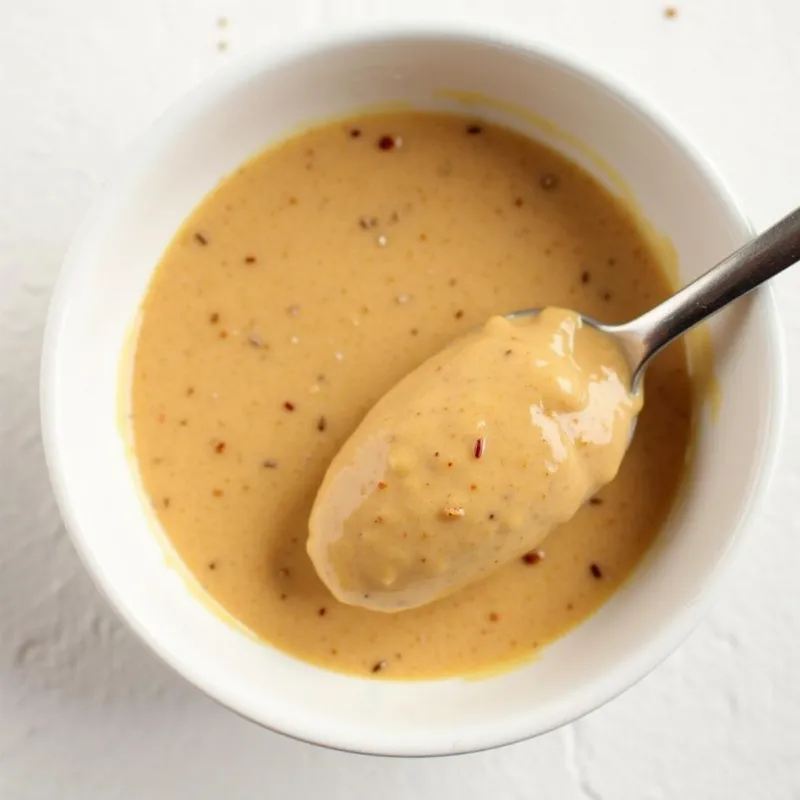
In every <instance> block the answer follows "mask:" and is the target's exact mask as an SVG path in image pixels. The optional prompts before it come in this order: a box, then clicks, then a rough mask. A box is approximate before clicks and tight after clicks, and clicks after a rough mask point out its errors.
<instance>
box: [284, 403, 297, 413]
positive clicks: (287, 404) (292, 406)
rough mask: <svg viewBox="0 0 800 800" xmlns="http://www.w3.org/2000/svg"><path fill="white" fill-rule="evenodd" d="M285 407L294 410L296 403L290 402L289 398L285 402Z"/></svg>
mask: <svg viewBox="0 0 800 800" xmlns="http://www.w3.org/2000/svg"><path fill="white" fill-rule="evenodd" d="M283 407H284V408H285V409H286V410H287V411H294V409H295V405H294V403H290V402H289V401H288V400H287V401H286V402H285V403H284V404H283Z"/></svg>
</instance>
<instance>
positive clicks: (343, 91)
mask: <svg viewBox="0 0 800 800" xmlns="http://www.w3.org/2000/svg"><path fill="white" fill-rule="evenodd" d="M442 90H450V92H457V93H458V92H464V93H466V92H469V93H471V94H470V95H469V96H466V95H463V94H462V95H460V96H456V95H453V94H448V93H443V92H442ZM481 95H483V96H486V97H491V98H493V99H494V100H496V101H500V102H499V103H497V102H488V103H487V102H484V101H482V100H481V99H480V96H481ZM466 100H469V105H468V107H469V108H470V109H471V111H470V113H475V114H479V115H481V116H484V117H487V118H490V119H494V120H498V121H502V122H505V123H508V124H511V125H512V126H513V127H516V128H518V129H521V130H523V131H529V132H531V133H533V134H534V135H536V136H539V138H546V139H547V138H550V139H551V140H552V141H553V142H554V143H555V144H556V146H557V147H559V149H561V150H564V151H566V152H568V153H569V154H570V155H572V156H573V157H577V158H578V160H581V161H583V162H584V163H585V165H586V166H588V167H589V168H590V169H591V170H593V171H594V172H596V173H597V170H598V167H597V162H596V161H592V160H591V159H589V160H587V158H586V155H585V151H583V150H581V148H580V147H576V145H575V143H574V142H573V141H572V140H570V139H569V137H567V138H564V137H563V136H559V135H557V134H556V133H555V132H554V130H552V129H549V128H547V126H545V127H544V128H543V127H542V126H541V125H539V124H537V123H536V121H535V120H533V119H529V118H525V117H522V116H520V115H519V114H517V113H515V112H513V110H511V109H510V107H509V105H507V104H512V105H515V106H521V107H524V108H526V109H529V110H530V111H531V112H534V113H535V114H537V115H539V116H540V117H543V118H545V119H547V120H549V121H551V122H552V123H554V124H555V125H556V126H557V127H558V128H560V129H562V130H563V131H566V132H567V133H568V134H572V135H574V136H575V137H577V138H578V139H580V140H582V141H583V142H585V143H586V144H587V145H588V146H589V148H591V150H592V151H594V152H595V153H597V154H598V155H599V156H601V157H602V158H603V159H605V160H606V161H608V162H609V163H611V164H613V165H614V167H615V169H616V170H617V172H618V173H619V175H620V176H621V178H622V179H624V181H626V182H627V183H628V184H629V186H630V187H631V189H632V191H633V192H634V194H635V196H636V198H637V200H638V202H639V205H640V207H641V209H642V210H643V211H644V213H645V214H646V215H647V217H648V218H649V219H650V220H651V221H652V222H653V223H654V224H655V226H656V227H657V228H658V229H659V230H660V231H662V232H663V233H664V234H666V235H667V236H668V237H669V238H670V239H671V240H672V242H673V244H674V245H675V247H676V249H677V251H678V254H679V257H680V265H681V273H682V275H681V277H682V279H683V280H687V279H690V278H693V277H695V276H697V275H698V274H700V273H701V272H702V271H704V270H705V269H706V268H708V267H709V266H710V265H712V264H713V263H714V262H715V261H716V260H717V259H718V258H719V257H721V256H722V255H724V254H726V253H727V252H729V251H730V250H732V249H734V248H735V247H737V246H738V245H740V244H741V243H742V242H743V241H744V240H745V239H746V238H747V237H748V235H749V231H748V228H747V225H746V223H745V222H744V220H743V219H742V217H741V215H740V214H739V213H738V212H737V211H736V209H735V208H734V206H733V205H732V204H731V202H730V200H729V199H728V197H727V194H726V192H725V191H724V189H723V188H721V186H720V185H719V184H718V183H717V182H716V180H715V179H714V178H713V176H712V175H711V173H709V172H708V171H707V170H706V169H705V168H704V167H703V166H702V165H701V163H700V162H699V161H698V160H697V159H696V158H695V157H694V156H692V155H691V153H690V152H689V151H688V150H687V149H686V148H685V147H684V146H682V145H680V144H678V143H677V140H676V139H675V138H674V135H673V134H671V133H669V132H668V127H667V126H666V123H663V122H659V121H658V120H657V119H656V118H655V117H654V116H652V115H649V114H645V113H644V112H643V111H641V110H639V108H638V107H637V106H635V105H634V104H632V103H631V102H630V101H629V100H627V99H625V96H624V95H623V94H621V93H619V92H618V91H617V90H613V89H611V88H609V87H608V86H607V85H606V84H604V83H602V82H598V81H596V80H594V79H591V78H589V77H586V75H585V74H583V73H582V72H580V71H577V70H576V69H574V68H573V67H571V66H568V65H566V64H565V63H563V62H561V61H559V60H558V59H554V58H553V57H550V56H545V55H543V54H542V53H541V52H538V51H537V52H532V51H530V50H525V49H522V48H518V47H515V46H511V45H508V44H502V45H501V44H498V43H493V42H490V41H485V40H478V39H470V38H468V37H456V36H448V35H400V34H396V35H393V36H386V37H380V36H377V37H373V38H361V39H358V40H355V39H354V40H350V41H347V42H344V41H340V42H333V43H328V44H326V45H315V46H308V47H306V48H295V49H294V50H293V51H292V52H291V53H289V54H285V55H284V56H282V57H280V58H276V57H274V56H256V57H254V58H251V59H249V60H246V61H243V62H240V63H239V64H236V65H234V66H232V67H231V68H229V69H228V70H227V71H226V72H225V73H224V74H222V75H221V76H219V77H217V78H215V79H214V80H213V81H212V82H210V83H209V84H206V85H205V86H204V87H202V88H201V89H200V90H197V91H195V92H194V93H193V94H191V95H190V96H189V97H188V98H187V99H186V100H184V101H182V102H181V103H180V104H179V106H177V107H176V108H175V109H174V110H173V111H172V112H170V114H168V115H167V117H166V118H164V119H163V120H161V121H160V122H159V123H158V124H157V125H156V127H155V128H154V129H153V130H152V132H151V133H150V134H149V135H148V136H147V137H146V139H145V141H144V142H142V143H141V144H140V146H139V149H138V151H137V152H136V154H135V155H134V156H133V158H132V160H131V161H129V162H128V163H127V165H126V167H125V169H124V170H123V173H122V175H121V176H119V178H118V180H117V181H116V182H115V183H114V184H113V185H112V186H111V187H110V188H109V189H108V190H107V191H106V193H105V194H104V195H103V197H102V198H101V200H100V202H99V204H98V205H97V207H96V209H95V211H94V213H93V214H92V215H91V216H90V218H89V219H88V220H87V222H86V223H85V225H84V227H83V228H82V230H81V232H80V234H79V236H78V239H77V240H76V242H75V244H74V246H73V248H72V250H71V251H70V253H69V256H68V258H67V263H66V265H65V267H64V272H63V276H62V280H61V282H60V285H59V287H58V289H57V293H56V296H55V299H54V302H53V307H52V311H51V318H50V321H49V326H48V334H47V340H46V347H45V361H44V365H43V425H44V431H45V440H46V447H47V453H48V460H49V463H50V466H51V472H52V475H53V483H54V486H55V489H56V493H57V495H58V498H59V502H60V504H61V507H62V511H63V513H64V517H65V520H66V521H67V524H68V527H69V528H70V530H71V532H72V534H73V536H74V538H75V541H76V544H77V546H78V549H79V551H80V552H81V554H82V555H83V557H84V559H85V560H86V562H87V564H88V566H89V568H90V570H91V571H92V573H93V574H94V576H95V578H96V579H97V581H98V583H99V584H100V586H101V588H102V589H103V590H104V591H105V592H106V594H107V595H108V596H109V598H110V599H111V601H112V602H113V604H114V605H115V606H116V607H117V608H118V609H119V610H120V611H121V612H122V614H123V615H124V616H125V617H126V618H127V620H128V621H129V622H130V624H131V625H132V626H133V628H134V629H135V630H137V631H138V632H139V633H140V634H141V636H142V637H143V638H144V639H145V640H146V641H147V642H148V643H149V644H150V645H151V646H152V647H153V648H154V649H155V650H156V651H157V652H158V653H160V654H161V655H162V657H163V658H164V659H165V660H166V661H168V662H169V663H170V664H172V665H173V666H174V667H175V668H176V669H177V670H179V671H180V672H181V673H183V674H184V675H185V676H186V677H187V678H188V679H189V680H191V681H192V682H194V683H195V684H197V685H198V686H199V687H200V688H202V689H203V690H205V691H206V692H208V693H209V694H211V695H212V696H214V697H216V698H218V699H219V700H221V701H222V702H223V703H225V704H227V705H229V706H230V707H232V708H233V709H235V710H237V711H239V712H241V713H243V714H244V715H246V716H248V717H251V718H252V719H254V720H256V721H258V722H260V723H263V724H265V725H268V726H270V727H272V728H275V729H278V730H281V731H283V732H286V733H288V734H290V735H294V736H298V737H300V738H304V739H308V740H312V741H316V742H320V743H324V744H329V745H332V746H336V747H340V748H346V749H352V750H358V751H368V752H376V753H393V754H433V753H453V752H459V751H466V750H473V749H480V748H484V747H489V746H493V745H496V744H500V743H504V742H510V741H514V740H517V739H521V738H524V737H526V736H530V735H533V734H535V733H539V732H542V731H545V730H548V729H550V728H553V727H556V726H557V725H559V724H562V723H564V722H566V721H569V720H571V719H573V718H575V717H577V716H579V715H580V714H582V713H584V712H586V711H588V710H590V709H591V708H594V707H595V706H597V705H599V704H601V703H602V702H605V701H606V700H607V699H609V698H610V697H612V696H614V695H615V694H616V693H618V692H619V691H621V690H623V689H624V688H626V687H627V686H628V685H630V684H631V683H633V682H634V681H635V680H637V679H638V678H639V677H641V676H642V675H643V674H645V673H646V672H647V671H648V670H649V669H650V668H651V667H652V666H654V665H655V664H656V663H657V662H658V661H659V660H660V659H661V658H663V657H664V656H665V655H666V654H667V653H668V652H669V650H670V649H671V648H672V647H673V646H675V645H676V644H677V642H678V641H679V640H680V638H681V637H682V636H683V635H685V634H686V633H687V632H688V630H689V629H690V628H691V626H692V624H693V623H694V621H695V620H696V618H697V614H698V611H699V608H700V603H699V602H698V601H699V599H700V595H701V593H702V592H703V591H704V589H705V588H706V587H707V585H708V583H709V582H710V579H711V577H712V574H714V573H716V571H717V567H718V566H719V565H720V563H721V561H722V560H723V558H724V557H725V555H726V553H727V551H728V550H729V548H730V546H731V544H732V543H733V542H734V540H735V538H736V537H737V535H738V532H739V530H740V527H741V525H740V523H741V522H742V521H743V516H744V514H745V512H746V510H747V509H748V507H749V505H750V503H751V500H752V498H753V496H754V494H755V492H756V489H757V488H758V481H759V470H760V469H761V467H762V466H763V462H764V458H765V453H766V450H767V447H768V444H769V441H770V436H771V431H772V429H773V427H774V418H775V415H774V414H772V413H771V409H772V406H771V404H772V402H773V397H774V396H775V393H776V391H777V389H778V384H777V377H776V374H775V372H776V369H777V366H778V352H777V346H776V341H775V337H774V332H773V321H772V318H771V313H772V312H771V305H770V301H769V297H768V296H766V295H764V294H763V293H762V294H759V295H756V296H753V297H752V298H751V299H749V300H748V301H745V302H742V303H740V304H739V305H737V307H736V308H735V309H733V310H730V311H727V312H726V313H724V314H723V315H720V316H719V317H718V318H717V319H716V320H715V321H714V323H713V325H712V326H711V330H712V335H713V338H714V341H715V345H716V358H717V360H716V369H717V376H718V379H719V384H720V387H721V393H722V405H721V408H720V411H719V414H718V416H717V418H716V419H715V420H714V421H711V420H706V421H705V424H703V425H702V426H701V430H700V432H699V437H698V438H699V441H698V443H697V449H696V464H695V468H694V472H693V479H692V481H691V485H690V486H689V488H688V490H687V491H686V492H685V494H684V497H683V501H682V504H681V506H680V508H679V509H677V510H676V512H675V513H674V515H673V517H672V519H671V522H670V524H669V526H668V529H667V530H666V531H665V532H664V535H663V538H662V540H661V542H660V545H659V546H658V547H657V549H656V551H655V552H654V554H653V555H652V557H650V558H648V559H647V560H646V563H645V564H644V565H642V567H641V568H640V569H639V570H638V572H637V574H636V575H635V577H634V579H633V580H631V581H630V582H629V583H628V584H627V585H626V586H625V587H624V588H623V590H622V591H620V592H619V593H618V594H617V595H616V596H614V597H613V598H612V600H611V601H610V602H609V603H608V604H607V605H606V606H605V607H604V608H602V609H601V611H600V612H599V613H598V614H596V615H595V616H594V617H592V618H591V619H590V620H589V621H587V622H586V623H585V624H583V625H581V626H580V627H579V628H578V629H576V630H575V631H574V632H572V633H571V634H569V635H568V636H566V637H565V638H564V639H562V640H561V641H559V642H558V643H556V644H555V645H553V646H551V647H550V648H548V649H547V650H546V651H545V652H544V653H543V654H542V656H541V657H540V658H539V659H538V660H537V661H535V662H531V663H530V664H529V665H527V666H524V667H522V668H520V669H517V670H516V671H514V672H511V673H508V674H504V675H499V676H495V677H491V678H486V679H482V680H477V679H474V680H447V681H436V682H418V683H405V684H403V683H387V682H374V681H366V680H361V679H356V678H350V677H345V676H341V675H337V674H334V673H329V672H325V671H323V670H320V669H317V668H315V667H312V666H309V665H307V664H304V663H300V662H297V661H295V660H293V659H291V658H289V657H287V656H285V655H283V654H282V653H280V652H278V651H276V650H274V649H272V648H271V647H269V646H266V645H263V644H259V643H257V642H255V641H253V640H252V639H250V638H248V637H247V636H246V635H244V634H242V633H241V632H239V631H237V630H235V629H234V628H232V627H230V626H229V625H227V624H225V623H224V622H222V621H221V620H220V619H219V618H217V617H216V616H214V615H213V614H211V613H209V611H208V610H207V607H206V606H205V605H204V604H203V603H202V602H200V601H199V600H198V599H197V598H196V596H195V595H193V594H192V593H190V592H189V591H187V590H186V586H185V583H184V581H183V579H182V578H181V577H180V575H179V574H178V572H176V571H175V570H174V569H172V568H171V567H170V566H169V564H168V562H167V559H165V555H164V551H163V549H162V547H161V545H160V544H159V542H158V541H157V537H156V536H154V535H153V530H152V528H151V526H150V524H149V522H148V517H147V514H146V513H145V510H144V508H143V505H142V500H141V497H140V495H139V493H138V490H137V485H136V480H135V479H134V476H133V474H132V469H131V464H132V462H131V461H130V456H129V453H128V452H127V448H126V444H125V442H124V440H123V438H122V436H121V433H120V419H119V397H118V391H119V369H120V359H121V355H122V353H123V352H124V350H125V347H126V343H127V342H128V339H129V336H130V334H131V330H132V326H133V324H134V321H135V318H136V313H137V307H138V305H139V303H140V301H141V299H142V296H143V293H144V291H145V289H146V287H147V284H148V280H149V277H150V274H151V271H152V269H153V267H154V265H155V264H156V262H157V261H158V259H159V257H160V255H161V253H162V251H163V250H164V248H165V246H166V245H167V243H168V242H169V240H170V238H171V237H172V235H173V234H174V232H175V231H176V229H177V228H178V226H179V225H180V224H181V222H182V221H183V219H184V218H185V217H186V216H187V214H188V213H189V212H190V210H191V209H192V208H193V207H194V206H195V205H196V204H197V203H198V202H199V201H200V199H201V198H202V197H203V196H204V194H206V193H207V192H208V191H209V190H210V189H211V188H212V187H213V186H214V185H215V184H216V183H217V182H218V181H219V180H220V179H221V177H222V176H224V175H225V174H226V173H228V172H230V171H231V170H232V169H234V168H235V167H236V166H237V165H238V164H239V163H240V162H242V161H243V160H244V159H245V158H246V157H248V156H250V155H252V154H253V153H254V152H256V151H257V150H259V149H261V148H262V147H264V146H265V145H266V144H267V143H269V142H270V141H272V140H275V139H276V138H280V137H283V136H285V135H286V134H287V133H288V132H290V131H291V130H292V129H294V128H297V127H299V126H302V125H304V124H307V123H308V122H309V121H313V120H317V119H324V118H325V117H329V116H334V115H341V114H343V113H347V112H349V111H353V110H359V109H361V108H364V107H365V106H369V105H371V104H376V103H377V104H385V103H391V102H395V101H396V102H403V103H411V104H412V105H414V106H417V107H421V108H444V109H449V108H452V109H458V108H463V107H464V105H463V104H464V102H465V101H466ZM601 177H604V179H605V178H607V176H601ZM742 420H747V425H742V424H741V421H742Z"/></svg>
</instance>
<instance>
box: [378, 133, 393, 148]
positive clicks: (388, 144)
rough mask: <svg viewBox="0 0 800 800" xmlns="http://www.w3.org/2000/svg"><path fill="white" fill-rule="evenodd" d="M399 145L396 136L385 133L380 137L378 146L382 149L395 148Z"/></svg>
mask: <svg viewBox="0 0 800 800" xmlns="http://www.w3.org/2000/svg"><path fill="white" fill-rule="evenodd" d="M396 146H397V140H396V139H395V137H394V136H390V135H389V134H384V135H383V136H381V138H380V139H378V148H379V149H380V150H394V148H395V147H396Z"/></svg>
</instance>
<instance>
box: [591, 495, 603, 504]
mask: <svg viewBox="0 0 800 800" xmlns="http://www.w3.org/2000/svg"><path fill="white" fill-rule="evenodd" d="M589 505H592V506H601V505H603V498H602V497H592V498H591V499H590V500H589Z"/></svg>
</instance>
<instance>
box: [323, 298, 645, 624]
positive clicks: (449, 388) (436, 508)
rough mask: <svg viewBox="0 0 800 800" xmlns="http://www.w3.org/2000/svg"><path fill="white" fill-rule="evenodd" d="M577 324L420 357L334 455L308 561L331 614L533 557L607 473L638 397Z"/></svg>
mask: <svg viewBox="0 0 800 800" xmlns="http://www.w3.org/2000/svg"><path fill="white" fill-rule="evenodd" d="M630 384H631V375H630V371H629V368H628V365H627V363H626V361H625V358H624V356H623V354H622V353H621V351H619V350H618V349H617V347H616V346H615V344H614V341H613V339H611V338H610V337H608V336H606V335H604V334H602V333H600V332H599V331H597V330H594V329H593V328H591V327H588V326H582V325H581V320H580V317H579V316H578V315H577V314H575V312H571V311H564V310H561V309H554V308H548V309H545V310H543V311H542V313H541V314H539V315H538V316H536V317H535V318H533V319H527V320H523V321H520V322H518V323H516V324H515V323H512V322H510V321H509V320H507V319H504V318H503V317H493V318H492V319H490V320H489V321H488V322H487V323H486V324H485V325H484V326H483V327H481V328H480V329H478V330H477V331H474V332H472V333H469V334H467V335H465V336H463V337H461V338H460V339H457V340H456V341H455V342H454V343H453V344H451V345H450V346H448V347H446V348H445V349H444V350H443V351H442V352H440V353H438V354H437V355H435V356H434V357H433V358H431V359H429V360H428V361H426V362H425V363H424V364H422V365H421V366H420V367H418V368H417V369H416V370H415V371H414V372H412V373H410V374H409V375H408V376H406V377H405V378H404V379H403V380H402V381H400V383H399V384H397V386H395V387H394V388H392V389H391V390H390V391H389V392H388V393H387V394H386V395H384V397H383V398H381V400H380V401H379V402H378V403H377V404H376V405H375V407H374V408H373V409H372V411H370V413H369V414H367V416H366V418H365V419H364V421H363V422H362V423H361V425H359V427H358V428H357V429H356V431H355V433H354V434H353V435H352V436H351V437H350V439H348V440H347V442H346V443H345V445H344V447H343V448H342V449H341V450H340V451H339V453H338V454H337V455H336V457H335V458H334V459H333V462H332V463H331V466H330V468H329V469H328V472H327V473H326V475H325V480H324V481H323V483H322V487H321V488H320V491H319V494H318V495H317V499H316V502H315V503H314V508H313V509H312V512H311V520H310V535H309V541H308V553H309V556H310V557H311V560H312V562H313V563H314V566H315V568H316V570H317V573H318V574H319V576H320V577H321V578H322V580H323V581H324V583H325V584H326V585H327V586H328V588H329V589H330V590H331V592H332V593H333V595H334V596H335V597H336V598H337V599H338V600H340V601H342V602H344V603H349V604H351V605H356V606H362V607H363V608H369V609H373V610H375V611H402V610H404V609H408V608H414V607H417V606H421V605H424V604H425V603H430V602H432V601H433V600H436V599H438V598H440V597H444V596H445V595H448V594H451V593H452V592H453V591H455V590H457V589H459V588H461V587H463V586H465V585H466V584H468V583H471V582H473V581H475V580H477V579H479V578H481V577H485V576H486V575H488V574H490V573H491V572H494V571H495V570H496V569H498V568H499V567H500V566H502V565H504V564H507V563H508V562H509V561H511V560H512V559H514V558H519V557H520V556H523V555H524V554H525V553H526V552H532V551H534V549H535V548H536V547H538V546H539V545H540V544H541V543H542V541H543V540H544V539H545V537H546V536H547V535H548V534H549V533H550V532H551V531H552V530H553V529H554V528H556V527H557V526H558V525H560V524H563V523H564V522H567V521H568V520H569V519H571V518H572V517H573V516H574V515H575V514H576V513H577V511H578V509H579V508H580V507H581V506H582V505H583V504H584V503H586V502H587V501H588V500H589V499H590V498H591V497H592V496H593V495H594V494H595V493H596V492H597V491H598V490H599V489H601V488H602V487H603V486H604V485H605V484H607V483H609V482H610V481H611V480H613V479H614V477H615V476H616V474H617V470H618V469H619V465H620V463H621V461H622V458H623V456H624V455H625V450H626V449H627V445H628V441H629V439H630V434H631V431H632V422H633V420H634V418H635V416H636V414H638V412H639V410H640V408H641V403H642V396H641V392H640V393H638V394H637V395H636V396H631V393H630V389H629V387H630Z"/></svg>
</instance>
